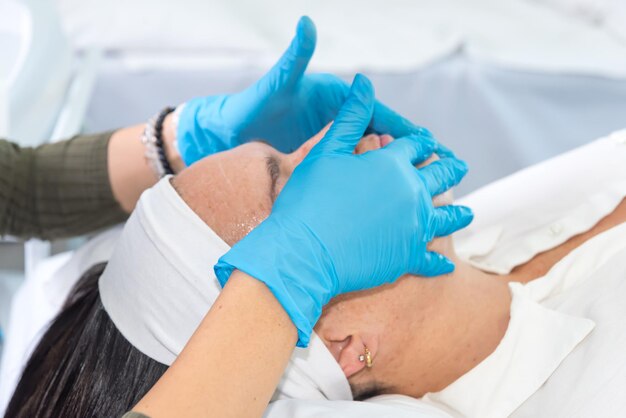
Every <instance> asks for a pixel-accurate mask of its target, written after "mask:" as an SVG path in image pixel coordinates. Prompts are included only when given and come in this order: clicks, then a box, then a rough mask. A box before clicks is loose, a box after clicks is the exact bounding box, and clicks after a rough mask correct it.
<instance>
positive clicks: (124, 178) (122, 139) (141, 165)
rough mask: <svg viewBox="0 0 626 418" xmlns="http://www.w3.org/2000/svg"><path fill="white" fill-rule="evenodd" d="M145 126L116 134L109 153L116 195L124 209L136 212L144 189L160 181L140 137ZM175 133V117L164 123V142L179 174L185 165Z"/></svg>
mask: <svg viewBox="0 0 626 418" xmlns="http://www.w3.org/2000/svg"><path fill="white" fill-rule="evenodd" d="M143 129H144V125H143V124H142V125H136V126H132V127H130V128H124V129H120V130H118V131H117V132H115V133H114V134H113V136H112V137H111V140H110V143H109V150H108V169H109V180H110V182H111V189H112V190H113V195H114V196H115V199H116V200H117V201H118V203H119V204H120V206H121V207H122V209H124V210H125V211H126V212H128V213H130V212H132V210H133V208H134V207H135V205H136V204H137V201H138V200H139V196H141V193H143V191H144V190H146V189H147V188H149V187H151V186H152V185H154V184H155V183H156V181H157V178H156V176H155V173H154V171H153V170H152V168H151V167H150V165H149V163H148V161H147V160H146V158H145V147H144V145H143V144H142V143H141V141H140V138H141V134H142V133H143ZM174 138H175V132H174V128H173V126H172V114H169V115H168V116H167V117H166V118H165V122H164V123H163V141H164V144H165V152H166V155H167V157H168V161H169V162H170V165H171V166H172V169H173V170H174V172H175V173H178V172H179V171H181V170H182V169H183V168H184V163H183V161H182V159H181V158H180V155H179V154H178V151H177V150H176V147H175V145H174Z"/></svg>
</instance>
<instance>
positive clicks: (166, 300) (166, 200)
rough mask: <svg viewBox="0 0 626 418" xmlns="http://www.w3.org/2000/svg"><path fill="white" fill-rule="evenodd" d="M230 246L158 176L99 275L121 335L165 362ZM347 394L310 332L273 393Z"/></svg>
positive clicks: (205, 301) (211, 290) (214, 289)
mask: <svg viewBox="0 0 626 418" xmlns="http://www.w3.org/2000/svg"><path fill="white" fill-rule="evenodd" d="M229 249H230V247H229V246H228V244H226V243H225V242H224V241H223V240H222V239H221V238H220V237H219V236H218V235H217V234H216V233H215V232H214V231H213V230H212V229H211V228H209V227H208V226H207V225H206V224H205V223H204V222H203V221H202V220H201V219H200V218H199V217H198V215H196V214H195V212H193V211H192V210H191V209H190V208H189V207H188V206H187V204H186V203H185V202H184V201H183V200H182V198H181V197H180V196H179V195H178V193H177V192H176V190H174V188H173V186H172V185H171V182H170V178H169V177H165V178H163V179H162V180H161V181H160V182H159V183H158V184H157V185H156V186H154V187H153V188H152V189H150V190H148V191H146V192H144V193H143V195H142V196H141V199H140V201H139V203H138V204H137V207H136V209H135V211H134V212H133V214H132V215H131V217H130V219H129V220H128V222H127V223H126V225H125V227H124V231H123V232H122V236H121V237H120V240H119V242H118V244H117V247H116V248H115V251H114V252H113V256H112V257H111V259H110V260H109V263H108V265H107V267H106V268H105V270H104V272H103V274H102V276H101V277H100V281H99V288H100V298H101V299H102V304H103V305H104V308H105V310H106V311H107V313H108V314H109V316H110V317H111V320H112V321H113V323H114V324H115V326H116V327H117V329H118V330H119V331H120V332H121V333H122V335H124V337H125V338H126V339H127V340H128V341H129V342H130V343H131V344H132V345H133V346H134V347H136V348H137V349H138V350H139V351H141V352H142V353H144V354H145V355H147V356H148V357H150V358H152V359H154V360H156V361H158V362H159V363H163V364H166V365H171V364H172V362H173V361H174V359H175V358H176V357H177V356H178V354H179V353H180V352H181V351H182V349H183V347H184V346H185V344H186V343H187V341H188V340H189V338H190V337H191V335H192V334H193V332H194V331H195V330H196V328H197V327H198V325H199V324H200V322H201V321H202V319H203V318H204V316H205V315H206V313H207V312H208V311H209V308H210V307H211V305H212V304H213V302H215V299H217V296H218V295H219V292H220V291H221V290H222V288H221V286H220V284H219V282H218V281H217V279H216V278H215V274H214V272H213V266H214V265H215V263H216V262H217V260H218V258H219V257H221V256H222V255H223V254H224V253H226V252H227V251H228V250H229ZM283 398H298V399H331V400H352V394H351V391H350V387H349V385H348V382H347V380H346V378H345V376H344V374H343V372H342V371H341V368H340V367H339V365H338V364H337V362H336V361H335V359H334V358H333V356H332V355H331V354H330V352H329V351H328V350H327V349H326V346H325V345H324V344H323V342H322V341H321V340H320V339H319V338H318V337H317V336H315V335H312V336H311V343H310V345H309V347H308V348H306V349H299V348H297V349H296V350H295V351H294V354H293V355H292V358H291V361H290V364H289V366H288V367H287V370H286V371H285V374H284V375H283V378H282V381H281V384H280V385H279V387H278V389H277V391H276V393H275V395H274V399H283Z"/></svg>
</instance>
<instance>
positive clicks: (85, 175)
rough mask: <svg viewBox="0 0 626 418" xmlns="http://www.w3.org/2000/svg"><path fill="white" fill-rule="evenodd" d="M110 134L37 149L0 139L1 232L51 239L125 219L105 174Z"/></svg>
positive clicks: (23, 236)
mask: <svg viewBox="0 0 626 418" xmlns="http://www.w3.org/2000/svg"><path fill="white" fill-rule="evenodd" d="M110 136H111V133H103V134H98V135H91V136H79V137H75V138H72V139H70V140H67V141H62V142H58V143H54V144H46V145H42V146H40V147H37V148H20V147H19V146H17V145H15V144H12V143H9V142H6V141H0V148H1V149H0V170H1V171H2V182H0V235H13V236H17V237H21V238H30V237H40V238H45V239H53V238H62V237H69V236H75V235H82V234H85V233H88V232H91V231H94V230H96V229H99V228H103V227H106V226H110V225H113V224H116V223H119V222H122V221H123V220H124V219H125V218H126V214H125V213H124V212H123V211H122V210H121V208H120V207H119V205H118V203H117V202H116V200H115V198H114V197H113V194H112V192H111V186H110V184H109V179H108V173H107V148H108V144H109V139H110Z"/></svg>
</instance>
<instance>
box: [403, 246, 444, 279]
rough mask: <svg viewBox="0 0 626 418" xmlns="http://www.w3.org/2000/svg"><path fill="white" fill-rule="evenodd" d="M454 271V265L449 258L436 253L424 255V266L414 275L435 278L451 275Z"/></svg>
mask: <svg viewBox="0 0 626 418" xmlns="http://www.w3.org/2000/svg"><path fill="white" fill-rule="evenodd" d="M453 271H454V263H453V262H452V261H450V259H449V258H448V257H445V256H443V255H441V254H439V253H436V252H434V251H427V252H426V253H424V259H423V261H422V265H421V266H420V268H419V269H418V270H417V271H412V272H411V273H412V274H415V275H417V276H425V277H435V276H441V275H442V274H449V273H452V272H453Z"/></svg>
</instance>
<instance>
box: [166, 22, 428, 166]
mask: <svg viewBox="0 0 626 418" xmlns="http://www.w3.org/2000/svg"><path fill="white" fill-rule="evenodd" d="M315 43H316V32H315V25H314V24H313V22H312V21H311V19H309V18H308V17H306V16H305V17H302V18H301V19H300V21H299V22H298V27H297V30H296V36H295V37H294V39H293V41H292V42H291V45H290V46H289V48H288V49H287V51H286V52H285V53H284V54H283V56H282V57H281V58H280V60H278V62H277V63H276V64H275V65H274V67H272V69H271V70H270V71H269V72H268V73H267V74H265V76H264V77H263V78H261V79H260V80H259V81H258V82H256V83H255V84H253V85H252V86H250V87H249V88H247V89H246V90H244V91H242V92H240V93H235V94H229V95H221V96H209V97H202V98H197V99H193V100H191V101H189V102H187V103H186V104H185V107H184V108H183V110H182V112H181V114H180V118H179V122H178V128H177V141H178V150H179V152H180V154H181V156H182V159H183V161H184V162H185V164H186V165H191V164H193V163H194V162H196V161H197V160H199V159H201V158H203V157H205V156H207V155H210V154H213V153H216V152H219V151H224V150H226V149H230V148H233V147H235V146H237V145H241V144H243V143H245V142H248V141H250V140H252V139H259V138H260V139H263V140H266V141H268V142H270V143H271V144H272V145H273V146H274V147H275V148H276V149H278V150H280V151H283V152H290V151H293V150H294V149H296V148H298V147H299V146H300V145H301V144H302V143H303V142H304V141H306V140H307V139H308V138H310V137H312V136H313V135H315V134H316V133H317V132H319V131H320V130H321V129H322V128H323V127H324V126H326V125H327V124H328V123H329V122H330V121H331V120H333V118H334V117H335V116H336V115H337V112H338V111H339V109H340V108H341V106H342V105H343V103H344V101H345V99H346V96H347V94H348V91H349V86H348V85H347V84H346V83H345V82H344V81H343V80H341V79H339V78H337V77H336V76H334V75H331V74H308V75H304V72H305V70H306V67H307V65H308V63H309V60H310V59H311V57H312V55H313V52H314V50H315ZM371 129H372V130H374V131H376V132H379V133H387V134H390V135H392V136H393V137H396V138H399V137H401V136H405V135H408V134H410V133H422V134H424V135H430V133H428V131H427V130H425V129H424V128H420V127H418V126H415V125H413V124H412V123H411V122H409V121H408V120H406V119H404V118H403V117H401V116H400V115H398V114H397V113H395V112H393V111H392V110H391V109H389V108H387V107H386V106H384V105H382V104H380V103H377V105H376V107H375V111H374V117H373V119H372V126H371Z"/></svg>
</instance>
